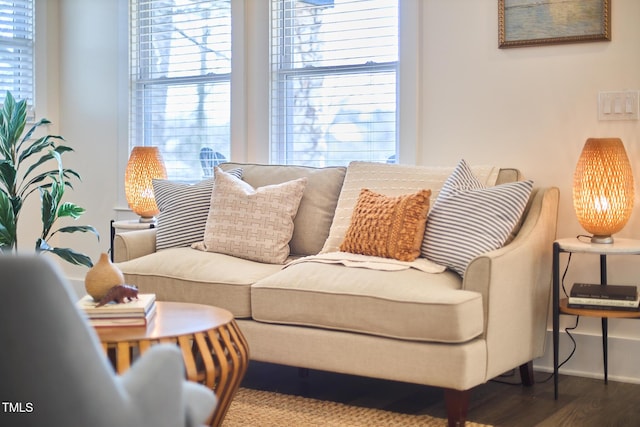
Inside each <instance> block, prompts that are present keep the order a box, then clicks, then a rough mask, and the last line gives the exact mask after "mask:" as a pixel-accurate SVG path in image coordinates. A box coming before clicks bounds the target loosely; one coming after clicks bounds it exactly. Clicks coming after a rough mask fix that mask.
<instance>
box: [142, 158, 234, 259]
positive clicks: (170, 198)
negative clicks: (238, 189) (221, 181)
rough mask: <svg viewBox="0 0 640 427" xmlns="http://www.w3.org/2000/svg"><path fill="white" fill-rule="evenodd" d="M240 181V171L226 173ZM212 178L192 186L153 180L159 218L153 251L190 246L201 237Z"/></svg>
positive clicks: (209, 198)
mask: <svg viewBox="0 0 640 427" xmlns="http://www.w3.org/2000/svg"><path fill="white" fill-rule="evenodd" d="M226 173H229V174H231V175H233V176H235V177H237V178H242V169H240V168H238V169H232V170H230V171H227V172H226ZM213 184H214V178H210V179H206V180H204V181H200V182H198V183H196V184H187V183H184V182H175V181H169V180H165V179H154V180H153V192H154V194H155V197H156V203H157V205H158V209H160V214H159V215H158V231H157V233H156V250H160V249H167V248H175V247H184V246H187V247H188V246H191V244H192V243H195V242H199V241H201V240H202V238H203V236H204V229H205V226H206V224H207V215H208V214H209V205H210V204H211V192H212V191H213Z"/></svg>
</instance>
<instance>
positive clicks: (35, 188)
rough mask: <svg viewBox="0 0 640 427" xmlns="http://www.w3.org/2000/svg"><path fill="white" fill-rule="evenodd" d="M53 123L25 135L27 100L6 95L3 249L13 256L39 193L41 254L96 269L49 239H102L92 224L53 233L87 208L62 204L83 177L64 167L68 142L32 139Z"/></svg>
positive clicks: (1, 117)
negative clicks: (82, 235) (26, 209)
mask: <svg viewBox="0 0 640 427" xmlns="http://www.w3.org/2000/svg"><path fill="white" fill-rule="evenodd" d="M49 123H51V122H50V121H49V120H47V119H41V120H39V121H37V122H36V123H35V124H34V125H33V126H31V128H30V129H29V130H28V131H27V132H26V133H24V135H23V132H24V130H25V128H26V126H27V102H26V100H20V101H16V100H15V99H14V98H13V96H12V95H11V93H9V92H7V94H6V97H5V100H4V105H3V106H2V110H1V111H0V250H1V251H2V252H3V253H6V252H9V253H15V252H17V250H18V233H17V229H18V219H19V217H20V212H21V210H22V207H23V206H24V202H25V200H27V198H29V197H30V196H31V195H33V194H34V193H36V192H37V193H39V195H40V206H41V218H42V233H41V234H40V237H39V238H38V239H37V240H36V243H35V251H36V252H37V253H42V252H51V253H54V254H56V255H57V256H59V257H60V258H62V259H63V260H65V261H67V262H70V263H72V264H77V265H85V266H87V267H92V266H93V263H92V262H91V258H89V257H88V256H87V255H84V254H82V253H79V252H76V251H74V250H73V249H70V248H57V247H53V246H51V245H50V244H49V243H48V241H49V239H50V238H51V237H52V236H53V235H55V234H56V233H75V232H90V233H93V234H95V235H96V237H97V238H98V239H100V236H99V234H98V231H97V230H96V229H95V228H94V227H92V226H89V225H80V226H67V227H61V228H58V229H54V224H55V223H56V221H57V220H58V219H60V218H65V217H67V218H73V219H77V218H79V217H80V216H81V215H82V214H83V213H84V212H85V210H84V209H83V208H81V207H80V206H78V205H76V204H74V203H69V202H63V201H62V198H63V196H64V192H65V190H66V188H67V187H69V188H71V189H73V186H72V184H71V180H72V179H78V180H79V179H80V175H78V173H76V172H75V171H73V170H72V169H65V168H64V167H63V166H62V155H63V154H64V153H66V152H68V151H73V149H72V148H70V147H67V146H66V145H61V143H62V142H63V141H64V138H63V137H61V136H56V135H46V136H43V137H40V138H35V139H33V136H34V132H35V131H36V130H37V129H38V128H39V127H40V126H44V125H47V124H49Z"/></svg>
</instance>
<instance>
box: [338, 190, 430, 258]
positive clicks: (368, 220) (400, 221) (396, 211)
mask: <svg viewBox="0 0 640 427" xmlns="http://www.w3.org/2000/svg"><path fill="white" fill-rule="evenodd" d="M430 196H431V190H420V191H418V192H417V193H414V194H407V195H404V196H397V197H390V196H385V195H383V194H378V193H374V192H373V191H371V190H369V189H366V188H363V189H362V190H360V195H359V196H358V201H357V203H356V206H355V208H354V209H353V214H352V215H351V223H350V224H349V228H348V229H347V233H346V235H345V238H344V240H343V241H342V244H341V245H340V250H341V251H342V252H351V253H355V254H362V255H373V256H379V257H384V258H394V259H397V260H400V261H413V260H414V259H416V258H417V257H418V256H419V255H420V245H421V243H422V239H423V237H424V229H425V225H426V222H427V213H428V212H429V197H430Z"/></svg>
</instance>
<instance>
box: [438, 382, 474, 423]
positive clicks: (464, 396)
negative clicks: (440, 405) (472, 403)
mask: <svg viewBox="0 0 640 427" xmlns="http://www.w3.org/2000/svg"><path fill="white" fill-rule="evenodd" d="M470 394H471V392H470V391H469V390H454V389H451V388H445V389H444V402H445V405H446V407H447V419H448V425H449V427H463V426H464V424H465V421H466V420H467V410H468V409H469V395H470Z"/></svg>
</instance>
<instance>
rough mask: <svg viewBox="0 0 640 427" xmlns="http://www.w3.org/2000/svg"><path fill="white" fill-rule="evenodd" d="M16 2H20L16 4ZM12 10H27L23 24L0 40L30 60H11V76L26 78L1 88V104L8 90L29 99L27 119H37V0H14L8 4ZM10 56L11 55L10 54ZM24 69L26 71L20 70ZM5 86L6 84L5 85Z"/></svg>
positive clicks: (16, 54) (17, 54) (21, 97)
mask: <svg viewBox="0 0 640 427" xmlns="http://www.w3.org/2000/svg"><path fill="white" fill-rule="evenodd" d="M15 3H20V4H19V5H17V6H16V4H15ZM6 7H7V8H8V9H10V10H26V11H27V14H26V15H24V16H25V21H27V22H24V23H23V24H22V26H18V27H19V29H16V28H15V26H14V27H12V29H13V30H14V31H13V32H12V34H11V35H12V36H11V37H2V36H0V41H3V43H5V44H6V46H8V47H9V48H13V49H15V50H16V51H17V52H20V53H17V52H14V53H13V56H21V57H24V58H28V60H26V59H25V60H22V59H21V60H18V61H16V60H15V59H13V60H11V62H10V63H11V65H12V66H11V67H10V68H9V69H10V70H11V74H10V75H11V77H12V78H18V80H24V81H25V82H24V83H18V84H7V85H6V87H5V88H2V89H0V104H2V102H4V98H5V93H6V92H7V91H9V92H11V94H12V95H13V96H14V98H16V99H20V100H22V99H26V100H27V120H28V121H33V120H35V102H36V90H35V86H36V28H35V27H36V18H37V13H36V2H35V0H14V2H13V4H12V5H7V6H6ZM20 31H24V32H25V36H24V37H16V35H15V32H20ZM8 56H9V55H8ZM20 70H24V72H20ZM3 86H4V85H3Z"/></svg>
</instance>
